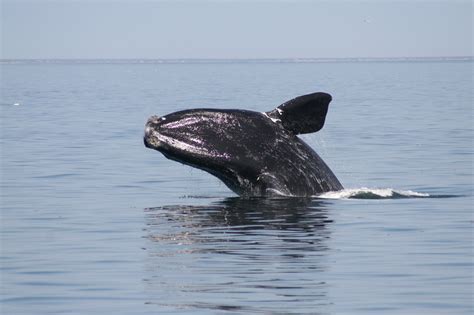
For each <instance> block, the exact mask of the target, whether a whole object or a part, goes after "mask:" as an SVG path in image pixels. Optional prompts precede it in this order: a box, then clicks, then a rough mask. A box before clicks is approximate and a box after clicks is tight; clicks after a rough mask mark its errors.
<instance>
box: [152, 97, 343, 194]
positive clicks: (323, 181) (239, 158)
mask: <svg viewBox="0 0 474 315" xmlns="http://www.w3.org/2000/svg"><path fill="white" fill-rule="evenodd" d="M331 100H332V98H331V95H329V94H327V93H322V92H318V93H312V94H308V95H303V96H299V97H296V98H294V99H292V100H290V101H288V102H285V103H283V104H282V105H280V106H278V107H277V108H276V109H274V110H272V111H268V112H263V113H261V112H255V111H249V110H238V109H208V108H199V109H190V110H183V111H178V112H175V113H171V114H168V115H166V116H162V117H158V116H152V117H150V118H149V119H148V121H147V123H146V126H145V135H144V143H145V146H146V147H148V148H151V149H154V150H157V151H159V152H161V153H162V154H163V155H164V156H165V157H167V158H168V159H171V160H175V161H178V162H181V163H183V164H186V165H190V166H192V167H196V168H199V169H202V170H204V171H207V172H209V173H210V174H212V175H214V176H216V177H217V178H219V179H220V180H221V181H223V182H224V183H225V184H226V185H227V186H228V187H229V188H230V189H231V190H233V191H234V192H235V193H237V194H238V195H243V196H273V195H284V196H314V195H317V194H320V193H323V192H327V191H334V190H341V189H343V187H342V185H341V183H340V182H339V180H338V179H337V178H336V176H335V175H334V174H333V172H332V171H331V170H330V169H329V167H328V166H327V165H326V163H324V161H323V160H322V159H321V158H320V157H319V155H318V154H317V153H316V152H315V151H314V150H313V149H311V147H309V146H308V145H307V144H306V143H305V142H304V141H303V140H301V139H300V138H298V137H297V135H298V134H305V133H311V132H316V131H318V130H320V129H321V128H322V127H323V125H324V121H325V119H326V114H327V111H328V106H329V103H330V102H331Z"/></svg>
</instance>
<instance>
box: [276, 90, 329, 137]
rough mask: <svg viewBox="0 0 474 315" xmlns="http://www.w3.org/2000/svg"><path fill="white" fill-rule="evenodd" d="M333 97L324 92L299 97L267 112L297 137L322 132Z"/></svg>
mask: <svg viewBox="0 0 474 315" xmlns="http://www.w3.org/2000/svg"><path fill="white" fill-rule="evenodd" d="M331 100H332V97H331V95H329V94H327V93H323V92H318V93H312V94H307V95H302V96H298V97H296V98H294V99H292V100H289V101H288V102H285V103H283V104H281V105H280V106H278V107H277V108H276V109H274V110H272V111H270V112H267V115H268V116H269V117H271V118H273V119H277V120H280V121H281V124H282V125H283V127H284V128H285V129H287V130H289V131H291V132H292V133H294V134H295V135H297V134H302V133H311V132H316V131H319V130H321V128H323V126H324V120H325V119H326V114H327V112H328V106H329V103H330V102H331Z"/></svg>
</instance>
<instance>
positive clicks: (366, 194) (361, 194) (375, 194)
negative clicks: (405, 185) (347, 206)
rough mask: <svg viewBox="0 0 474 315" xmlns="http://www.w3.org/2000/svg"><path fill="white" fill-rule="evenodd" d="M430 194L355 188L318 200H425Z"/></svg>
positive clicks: (389, 189) (323, 196)
mask: <svg viewBox="0 0 474 315" xmlns="http://www.w3.org/2000/svg"><path fill="white" fill-rule="evenodd" d="M429 196H430V194H427V193H420V192H416V191H411V190H395V189H392V188H367V187H362V188H353V189H343V190H339V191H329V192H326V193H323V194H321V195H318V196H317V197H318V198H323V199H349V198H353V199H371V198H373V199H378V198H380V199H383V198H394V197H398V198H417V197H418V198H423V197H429Z"/></svg>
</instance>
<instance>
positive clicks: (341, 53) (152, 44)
mask: <svg viewBox="0 0 474 315" xmlns="http://www.w3.org/2000/svg"><path fill="white" fill-rule="evenodd" d="M1 2H2V15H1V26H2V37H1V38H2V42H1V44H2V47H1V54H2V55H1V57H2V58H298V57H299V58H318V57H330V58H339V57H401V56H472V55H473V32H472V27H473V24H472V19H473V4H472V1H470V0H467V1H460V0H445V1H420V0H411V1H385V0H379V1H337V0H336V1H334V0H333V1H244V0H241V1H158V0H148V1H145V0H122V1H112V0H95V1H92V0H55V1H52V0H36V1H35V0H1Z"/></svg>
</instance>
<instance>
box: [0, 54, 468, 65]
mask: <svg viewBox="0 0 474 315" xmlns="http://www.w3.org/2000/svg"><path fill="white" fill-rule="evenodd" d="M338 61H339V62H344V61H345V62H347V61H351V62H370V61H474V55H472V56H469V55H466V56H431V57H429V56H407V57H293V58H292V57H285V58H278V57H268V58H196V57H191V58H140V57H134V58H118V57H116V58H106V57H100V58H69V57H68V58H0V63H62V62H75V63H126V62H129V63H130V62H131V63H186V62H188V63H229V62H249V63H251V62H269V63H305V62H306V63H317V62H338Z"/></svg>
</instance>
